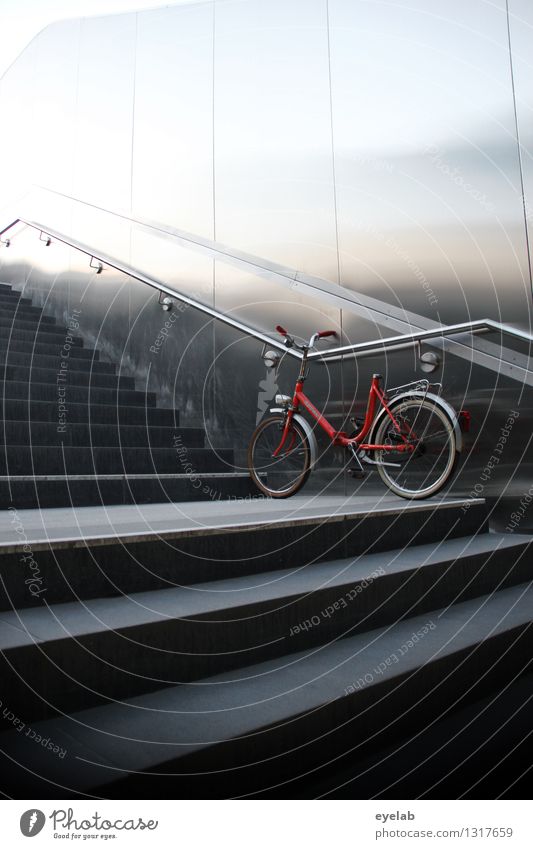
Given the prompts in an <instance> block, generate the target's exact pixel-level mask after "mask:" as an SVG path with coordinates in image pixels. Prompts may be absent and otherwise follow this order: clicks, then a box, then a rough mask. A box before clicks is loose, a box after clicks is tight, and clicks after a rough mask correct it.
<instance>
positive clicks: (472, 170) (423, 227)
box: [329, 0, 530, 323]
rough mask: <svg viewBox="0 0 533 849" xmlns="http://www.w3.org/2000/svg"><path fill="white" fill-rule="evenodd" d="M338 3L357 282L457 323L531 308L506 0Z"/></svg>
mask: <svg viewBox="0 0 533 849" xmlns="http://www.w3.org/2000/svg"><path fill="white" fill-rule="evenodd" d="M329 6H330V27H331V54H332V92H333V130H334V143H335V155H336V158H335V167H336V174H337V197H338V216H339V241H340V250H341V280H342V282H343V284H345V285H347V286H349V287H350V288H353V289H356V290H358V291H364V292H368V293H372V294H373V295H374V296H375V297H377V298H381V299H382V300H384V301H386V302H388V303H396V304H397V305H398V306H399V307H404V308H406V309H409V310H413V311H414V312H416V313H418V314H422V315H423V316H427V317H428V318H430V319H432V320H437V321H442V322H446V323H448V322H453V321H456V320H457V319H458V318H459V317H461V318H465V317H466V316H469V317H473V318H478V317H482V316H483V317H484V316H490V317H494V318H496V319H500V320H501V319H502V318H504V317H505V320H508V321H521V320H523V318H524V308H526V315H527V307H528V304H529V303H530V292H529V287H528V285H527V281H528V279H529V273H528V268H527V254H526V247H525V242H524V232H523V220H522V213H521V187H520V174H519V163H518V156H517V147H516V139H515V132H514V112H513V100H512V87H511V76H510V67H509V50H508V42H507V21H506V14H505V2H504V0H498V2H495V3H487V2H484V0H472V2H468V3H464V2H462V0H451V2H449V3H446V4H445V5H444V6H439V7H438V8H437V7H436V6H435V5H434V4H429V3H427V2H426V0H415V2H413V3H409V4H405V3H403V2H401V0H392V2H387V3H382V2H375V3H367V2H363V0H355V2H348V0H331V2H330V4H329ZM503 291H505V302H504V304H502V302H501V298H502V292H503Z"/></svg>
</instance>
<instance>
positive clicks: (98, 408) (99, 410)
mask: <svg viewBox="0 0 533 849" xmlns="http://www.w3.org/2000/svg"><path fill="white" fill-rule="evenodd" d="M67 406H68V411H67V415H66V422H69V423H72V424H79V423H87V422H89V421H91V422H94V423H95V424H109V425H113V426H115V427H116V425H117V424H121V425H141V426H142V427H150V426H151V425H156V426H159V427H173V426H177V425H179V416H180V414H179V410H171V409H167V408H157V407H145V406H142V407H141V406H137V407H135V406H131V405H128V406H120V407H118V406H116V405H115V404H96V403H91V405H90V406H89V405H88V404H76V403H74V402H71V401H69V402H68V405H67ZM0 416H1V417H2V418H3V419H4V420H6V421H7V420H10V421H28V420H29V421H32V422H50V423H53V424H55V425H56V426H57V425H58V424H59V421H58V403H57V401H37V400H35V399H33V398H32V399H30V400H28V399H26V400H22V399H17V398H0Z"/></svg>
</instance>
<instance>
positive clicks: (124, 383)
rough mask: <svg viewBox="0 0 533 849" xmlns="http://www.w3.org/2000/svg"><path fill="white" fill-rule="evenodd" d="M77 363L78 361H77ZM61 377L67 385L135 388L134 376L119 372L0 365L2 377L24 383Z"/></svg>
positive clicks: (122, 388)
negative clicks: (103, 372)
mask: <svg viewBox="0 0 533 849" xmlns="http://www.w3.org/2000/svg"><path fill="white" fill-rule="evenodd" d="M75 365H77V363H75ZM59 377H60V378H61V381H62V384H63V385H64V384H66V385H67V386H89V385H90V386H91V387H93V388H96V387H103V388H108V389H117V388H120V389H121V390H124V389H135V380H134V378H133V377H124V376H122V375H117V374H102V373H100V372H95V371H80V370H78V369H75V368H70V367H68V368H66V369H65V368H56V369H51V368H38V367H37V366H31V365H27V366H21V365H10V364H5V365H4V366H2V365H0V379H3V380H7V381H15V382H17V381H18V382H22V383H30V382H31V383H32V384H36V383H53V384H55V383H56V381H57V380H58V378H59Z"/></svg>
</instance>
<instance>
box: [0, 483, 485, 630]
mask: <svg viewBox="0 0 533 849" xmlns="http://www.w3.org/2000/svg"><path fill="white" fill-rule="evenodd" d="M242 480H243V486H244V485H245V484H247V485H248V487H249V477H248V475H244V476H243V479H242ZM185 482H186V483H187V484H188V485H189V486H190V491H191V492H192V493H195V495H194V496H193V497H194V498H200V497H201V496H204V497H205V498H206V500H208V501H209V502H213V501H219V500H220V499H221V498H223V493H224V492H225V487H226V485H227V483H228V481H227V479H225V478H220V479H218V478H214V479H213V481H212V482H211V484H212V489H207V491H204V485H203V478H202V477H201V476H200V475H198V476H196V475H195V476H189V478H188V479H186V481H185ZM199 482H200V483H199ZM78 483H80V484H81V483H83V481H75V480H73V481H71V482H70V485H71V486H72V490H73V491H74V490H75V487H76V485H77V484H78ZM141 483H145V482H143V481H141ZM171 483H172V481H168V480H167V479H161V481H160V483H159V495H160V497H159V498H158V499H157V498H154V499H153V500H154V501H159V502H161V501H162V498H161V493H162V492H164V487H168V486H170V484H171ZM114 484H116V485H117V486H119V485H120V484H121V482H120V481H116V482H114ZM27 485H28V486H30V483H29V482H28V484H27ZM43 485H44V483H43ZM6 486H7V484H6ZM12 486H14V483H12ZM241 492H242V490H241ZM244 494H246V495H248V496H249V495H250V488H248V491H247V492H246V493H244ZM291 501H292V508H291V513H290V514H289V515H287V513H286V511H287V505H286V504H282V505H280V504H279V502H274V501H271V500H269V499H261V498H259V499H257V498H249V499H248V501H247V502H246V503H244V504H240V503H236V504H228V505H227V506H223V505H222V504H221V505H217V510H211V509H209V510H206V508H201V507H199V508H197V509H193V507H192V506H190V509H189V508H187V509H186V510H185V512H182V511H181V510H180V509H179V508H178V507H176V508H174V507H172V506H171V505H165V504H160V505H159V507H158V508H156V509H155V510H154V509H150V510H148V512H147V518H146V519H145V520H143V515H144V514H143V512H142V511H141V510H139V512H138V514H137V515H135V516H134V517H133V518H134V519H135V523H134V525H133V526H132V525H131V523H130V521H128V522H127V523H126V524H124V519H123V516H122V513H120V512H119V513H117V510H116V509H114V508H110V510H111V512H110V513H109V515H108V514H107V512H106V513H105V514H104V513H102V511H98V510H93V511H85V512H83V513H81V514H77V515H76V517H75V520H74V519H73V517H72V516H71V514H70V512H69V511H62V512H60V513H58V514H57V518H56V515H55V514H52V513H45V514H43V521H44V520H46V531H45V530H43V529H42V528H41V526H40V524H39V523H37V520H36V517H35V516H34V515H33V514H31V513H28V512H24V511H22V504H19V502H18V500H15V499H13V505H17V507H18V508H19V509H21V513H20V518H17V514H16V513H15V514H13V513H12V514H11V515H10V516H9V517H8V516H6V520H5V525H6V529H5V530H4V532H3V534H2V537H1V538H0V578H1V586H2V591H3V593H4V596H3V600H2V602H1V603H0V609H1V608H3V609H6V608H11V607H13V608H19V607H21V608H24V607H28V606H30V605H31V604H34V605H39V604H42V601H41V600H40V598H39V596H37V597H36V598H32V595H31V593H30V592H29V591H28V585H27V584H26V583H25V580H26V579H27V578H30V577H31V575H28V574H27V561H25V560H23V559H22V558H23V557H24V556H25V555H26V554H27V549H26V548H25V546H27V545H29V546H30V548H31V552H32V555H33V557H34V559H35V562H36V563H37V564H38V570H39V578H40V580H41V582H42V584H43V586H46V600H47V603H48V604H55V603H62V602H69V601H72V600H73V599H84V600H86V599H91V598H105V597H110V596H116V595H121V594H125V595H129V594H131V593H140V592H145V591H149V590H157V589H167V588H169V587H176V586H190V585H197V584H204V583H205V582H208V581H220V580H222V579H224V580H229V579H231V578H243V577H244V578H245V580H250V576H253V575H258V574H260V573H272V572H274V573H275V572H278V571H279V570H293V571H294V570H298V574H300V573H304V572H306V571H307V570H310V569H312V568H315V567H314V566H313V564H317V563H319V562H322V561H328V562H333V561H340V560H343V561H344V560H346V558H352V559H353V558H354V557H356V556H358V555H365V556H367V555H370V554H377V553H379V552H386V551H388V552H390V551H393V550H396V552H398V551H401V550H402V549H403V548H409V547H411V546H424V545H435V547H437V548H438V546H439V543H441V542H443V541H446V540H452V539H456V538H459V537H465V536H467V535H469V534H478V533H480V534H483V532H484V531H486V530H487V525H486V508H485V504H484V502H482V501H479V500H478V501H464V500H461V499H458V500H453V499H449V500H445V501H428V502H425V503H424V502H407V501H401V500H400V499H395V498H392V497H391V498H390V499H388V500H387V499H372V500H371V501H370V502H368V503H367V502H365V501H363V503H362V504H360V503H359V500H358V499H356V500H355V501H354V502H352V503H346V502H345V499H342V498H340V499H331V500H330V501H328V502H327V507H326V512H324V507H320V504H319V505H318V506H317V507H316V508H315V507H314V506H313V501H312V499H311V501H308V500H306V499H302V500H301V501H299V500H298V499H294V500H291ZM100 503H101V502H100ZM118 503H120V502H118ZM122 503H124V502H122ZM6 506H9V504H7V505H6ZM127 515H129V513H128V514H127ZM110 522H111V524H110ZM19 524H20V528H19ZM53 526H54V527H55V528H56V529H55V531H54V532H53V531H52V527H53ZM400 562H403V561H401V560H400ZM139 564H142V568H139ZM34 568H37V567H34ZM333 568H336V567H335V566H334V567H333ZM21 575H24V580H21ZM300 580H303V577H302V578H300ZM390 580H393V579H392V578H391V579H390ZM255 584H257V581H255V582H254V585H255ZM371 592H372V588H370V593H371ZM367 598H369V599H370V594H369V595H368V596H367ZM351 615H352V616H353V613H351ZM294 624H297V623H294Z"/></svg>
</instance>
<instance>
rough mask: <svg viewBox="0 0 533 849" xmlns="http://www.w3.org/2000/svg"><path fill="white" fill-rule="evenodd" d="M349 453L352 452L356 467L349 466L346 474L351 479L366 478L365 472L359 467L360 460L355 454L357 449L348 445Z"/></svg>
mask: <svg viewBox="0 0 533 849" xmlns="http://www.w3.org/2000/svg"><path fill="white" fill-rule="evenodd" d="M350 451H351V452H352V457H353V459H354V460H355V462H356V466H355V467H354V466H350V467H349V469H348V474H349V475H350V477H351V478H364V477H365V476H366V472H365V470H364V469H363V466H362V465H361V460H360V459H359V456H358V454H357V448H354V446H353V445H350Z"/></svg>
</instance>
